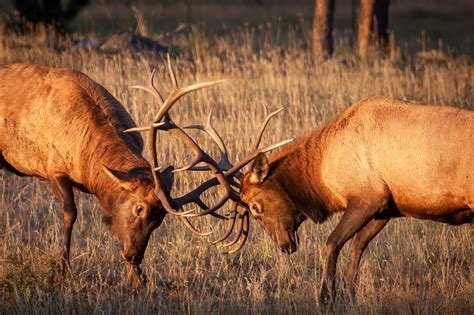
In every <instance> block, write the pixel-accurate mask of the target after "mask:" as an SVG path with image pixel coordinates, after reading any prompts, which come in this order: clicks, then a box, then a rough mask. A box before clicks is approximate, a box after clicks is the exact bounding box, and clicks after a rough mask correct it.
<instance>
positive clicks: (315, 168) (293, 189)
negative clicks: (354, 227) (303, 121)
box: [270, 129, 335, 223]
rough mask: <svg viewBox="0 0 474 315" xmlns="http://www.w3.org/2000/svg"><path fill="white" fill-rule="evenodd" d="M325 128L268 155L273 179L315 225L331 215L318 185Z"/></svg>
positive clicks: (331, 209) (324, 190) (329, 203)
mask: <svg viewBox="0 0 474 315" xmlns="http://www.w3.org/2000/svg"><path fill="white" fill-rule="evenodd" d="M323 132H324V129H321V130H318V131H316V132H315V133H313V134H311V135H309V136H306V137H304V138H301V139H299V140H297V141H295V142H294V143H293V144H290V145H288V146H286V147H285V148H283V150H281V151H279V152H277V153H275V154H274V155H272V156H270V165H271V169H273V170H272V172H273V175H272V176H274V178H276V179H277V180H278V182H279V183H280V185H281V187H282V188H283V189H284V190H285V191H286V193H287V194H288V197H289V198H290V199H291V200H292V201H293V203H294V205H295V206H296V207H297V209H296V210H298V211H300V212H302V213H303V214H305V215H306V216H307V217H308V218H310V219H311V220H313V221H314V222H318V223H320V222H323V221H325V220H326V219H327V218H328V217H329V215H330V214H331V213H332V212H334V211H335V210H334V209H333V206H332V203H331V201H330V200H329V199H328V198H327V194H326V188H325V187H324V185H323V184H322V182H321V179H320V176H319V173H320V170H319V165H320V160H321V154H322V143H321V140H323V136H322V134H323Z"/></svg>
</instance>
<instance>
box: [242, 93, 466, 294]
mask: <svg viewBox="0 0 474 315" xmlns="http://www.w3.org/2000/svg"><path fill="white" fill-rule="evenodd" d="M473 144H474V112H473V111H470V110H465V109H459V108H454V107H445V106H428V105H416V104H411V103H408V102H405V101H401V100H396V99H393V98H390V97H374V98H370V99H367V100H363V101H361V102H359V103H357V104H354V105H352V106H351V107H350V108H348V109H347V110H346V111H345V112H343V113H342V114H341V115H339V116H338V117H336V118H335V119H334V120H333V121H331V122H330V123H329V124H328V125H326V126H325V127H323V128H322V129H320V130H317V131H316V132H314V133H312V134H311V135H309V136H307V137H305V138H302V139H300V140H299V141H297V142H296V143H294V144H291V145H289V146H287V147H286V148H284V149H283V150H282V151H281V152H279V153H276V154H274V155H273V156H271V157H270V158H269V160H268V161H267V160H266V158H265V156H260V157H259V158H258V159H257V160H256V161H255V162H254V165H253V167H252V170H250V171H249V172H248V173H247V174H246V175H245V176H244V179H243V184H242V193H241V195H242V199H243V200H244V201H245V202H246V203H247V204H248V205H249V207H250V209H251V211H252V212H253V213H257V215H256V217H258V218H259V222H260V223H261V224H262V225H263V226H264V227H265V228H266V230H268V231H269V232H270V233H271V235H272V237H273V238H274V240H275V241H276V242H277V243H278V245H279V246H280V247H281V248H282V249H283V250H285V251H287V252H293V251H295V250H296V246H297V244H296V243H297V242H296V241H297V238H296V230H297V228H298V226H299V224H300V223H301V222H302V221H303V220H304V219H302V218H301V216H302V215H304V216H305V217H308V218H310V219H312V220H313V221H314V222H318V223H319V222H323V221H324V220H325V219H326V218H327V217H328V216H329V215H331V214H332V213H334V212H338V211H344V215H343V217H342V219H341V221H340V222H339V224H338V226H337V227H336V229H335V230H334V231H333V233H332V234H331V235H330V237H329V239H328V242H327V244H326V247H325V251H326V253H327V262H326V274H325V280H324V282H323V287H322V291H321V299H322V300H323V301H324V300H327V298H328V297H329V295H330V294H332V295H331V296H332V297H333V296H334V290H335V286H334V275H335V270H336V261H337V256H338V253H339V250H340V249H341V247H342V246H343V245H344V244H345V242H346V241H347V240H349V239H350V238H352V237H353V236H354V235H357V236H356V241H355V242H354V245H353V248H352V252H351V262H350V268H349V271H348V278H349V281H350V284H351V285H352V286H353V283H354V281H355V277H356V273H357V267H358V264H359V260H360V256H361V255H362V252H363V251H364V249H365V247H366V246H367V244H368V242H370V240H371V239H372V238H373V237H374V236H375V235H376V234H377V233H378V232H379V231H380V230H381V229H382V228H383V227H384V226H385V224H386V223H387V222H388V220H389V219H390V218H394V217H400V216H404V217H415V218H419V219H430V220H435V221H440V222H445V223H449V224H456V225H458V224H463V223H471V224H473V223H474V160H473V157H474V145H473ZM265 165H268V169H269V171H268V173H265V172H264V173H263V174H262V169H263V170H264V169H265V167H266V166H265ZM258 174H260V178H259V176H258ZM330 291H332V292H331V293H330Z"/></svg>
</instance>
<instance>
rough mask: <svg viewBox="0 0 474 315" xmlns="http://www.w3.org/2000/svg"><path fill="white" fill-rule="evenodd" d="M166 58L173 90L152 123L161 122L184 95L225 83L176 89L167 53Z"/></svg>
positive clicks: (206, 83)
mask: <svg viewBox="0 0 474 315" xmlns="http://www.w3.org/2000/svg"><path fill="white" fill-rule="evenodd" d="M167 58H168V70H169V73H170V78H171V83H172V85H173V90H172V91H171V93H170V95H169V96H168V97H167V98H166V100H165V101H164V102H163V106H162V107H161V108H160V110H159V112H158V114H156V116H155V120H154V122H159V121H161V120H162V119H163V117H164V116H165V115H166V114H167V113H168V111H169V110H170V109H171V107H172V106H173V105H174V104H175V103H176V101H178V100H179V99H180V98H181V97H183V96H184V95H186V94H188V93H190V92H193V91H197V90H200V89H203V88H206V87H210V86H214V85H217V84H221V83H222V82H224V81H225V80H217V81H207V82H201V83H196V84H192V85H189V86H186V87H182V88H180V87H178V82H177V80H176V75H175V73H174V70H173V66H172V65H171V57H170V54H169V53H168V54H167Z"/></svg>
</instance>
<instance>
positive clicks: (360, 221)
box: [319, 199, 385, 304]
mask: <svg viewBox="0 0 474 315" xmlns="http://www.w3.org/2000/svg"><path fill="white" fill-rule="evenodd" d="M384 203H385V202H383V201H382V200H380V201H378V202H369V201H362V200H358V199H357V200H356V199H352V200H351V201H350V203H349V205H348V207H347V209H346V211H345V213H344V215H343V216H342V218H341V221H339V223H338V224H337V226H336V228H335V229H334V231H332V233H331V235H330V236H329V238H328V240H327V242H326V245H325V247H324V252H325V256H326V264H325V269H324V278H323V281H322V285H321V292H320V296H319V301H320V303H323V304H326V303H328V302H332V301H334V298H335V294H336V286H335V275H336V264H337V258H338V256H339V252H340V250H341V249H342V247H343V246H344V244H345V243H346V242H347V241H348V240H349V239H351V238H352V237H353V236H354V235H355V234H356V233H357V232H358V231H359V230H360V229H362V228H363V227H364V226H365V225H366V223H367V222H368V221H369V220H370V219H371V218H372V217H373V216H374V215H375V214H376V213H377V211H378V210H379V209H381V208H382V207H383V206H384Z"/></svg>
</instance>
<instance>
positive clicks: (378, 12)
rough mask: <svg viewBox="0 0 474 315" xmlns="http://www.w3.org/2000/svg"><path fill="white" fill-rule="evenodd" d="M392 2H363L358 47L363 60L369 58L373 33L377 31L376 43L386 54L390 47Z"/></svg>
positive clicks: (366, 0)
mask: <svg viewBox="0 0 474 315" xmlns="http://www.w3.org/2000/svg"><path fill="white" fill-rule="evenodd" d="M389 6H390V0H361V1H360V9H359V31H358V36H357V46H358V50H359V55H360V56H361V57H362V58H365V57H366V56H367V50H368V47H369V44H370V38H371V31H373V30H375V31H376V33H375V36H374V38H375V43H376V45H378V46H379V47H380V48H382V49H383V50H384V51H385V52H386V51H387V45H388V32H387V29H388V9H389Z"/></svg>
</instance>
